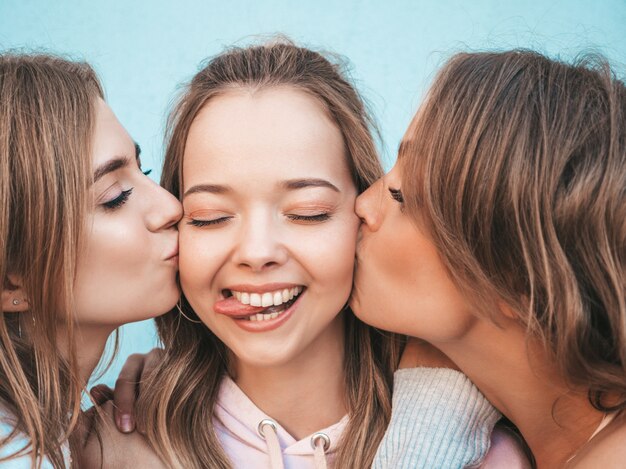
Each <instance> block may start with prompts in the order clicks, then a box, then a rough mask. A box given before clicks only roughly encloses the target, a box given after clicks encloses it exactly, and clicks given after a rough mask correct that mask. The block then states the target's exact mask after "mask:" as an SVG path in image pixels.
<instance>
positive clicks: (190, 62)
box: [0, 0, 626, 384]
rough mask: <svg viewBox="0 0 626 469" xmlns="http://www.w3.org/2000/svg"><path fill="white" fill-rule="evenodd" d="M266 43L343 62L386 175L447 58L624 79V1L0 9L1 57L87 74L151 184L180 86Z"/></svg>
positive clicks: (144, 334)
mask: <svg viewBox="0 0 626 469" xmlns="http://www.w3.org/2000/svg"><path fill="white" fill-rule="evenodd" d="M181 5H182V6H181ZM275 32H281V33H285V34H287V35H289V36H291V37H292V38H294V39H296V40H297V41H300V42H301V43H303V44H305V45H309V46H312V47H315V48H322V49H325V50H330V51H334V52H337V53H340V54H342V55H344V56H346V57H348V58H349V59H350V62H351V64H352V65H353V76H354V78H355V80H356V82H357V84H358V86H359V88H360V90H361V91H362V93H363V94H364V95H365V97H366V98H367V99H368V100H369V101H370V103H371V104H372V107H373V109H374V111H375V113H376V115H377V117H378V121H379V123H380V127H381V129H382V132H383V137H384V141H385V148H384V149H383V153H384V155H385V162H386V165H387V166H388V167H389V166H390V165H391V163H392V161H393V159H394V152H395V148H396V147H397V144H398V142H399V140H400V138H401V136H402V133H403V131H404V129H405V128H406V126H407V124H408V122H409V119H410V117H411V116H412V114H413V112H414V110H415V108H416V106H417V104H418V103H419V101H420V98H421V96H422V95H423V93H424V91H425V89H426V88H427V86H428V84H429V82H430V80H431V79H432V76H433V72H434V71H435V70H436V69H437V67H438V65H440V64H441V63H442V62H443V61H444V60H445V58H446V57H448V56H449V55H450V54H451V53H453V52H455V51H459V50H468V49H472V50H477V49H484V48H491V49H493V48H513V47H532V48H535V49H538V50H540V51H543V52H548V53H550V54H553V55H554V54H559V55H561V56H562V57H571V56H573V55H575V54H576V53H578V52H579V51H581V50H589V49H594V50H599V51H601V52H603V53H604V54H606V55H607V56H608V57H609V58H610V59H611V60H612V61H613V62H614V63H615V64H617V65H618V66H619V68H620V70H621V71H622V73H623V71H624V68H625V66H624V64H626V0H595V1H589V0H570V1H565V0H561V1H547V0H517V1H514V2H511V1H509V2H506V1H503V0H473V1H461V0H437V1H435V0H433V1H428V2H427V1H424V0H421V1H420V0H396V1H393V0H388V1H385V2H383V1H364V0H341V1H339V0H337V1H329V0H316V1H299V2H296V1H287V0H256V1H247V2H246V1H241V0H230V1H221V2H218V1H216V0H204V1H203V0H195V1H191V0H186V1H185V0H180V1H178V2H176V4H175V2H173V1H154V0H134V1H133V0H109V1H106V2H104V1H95V0H94V1H82V2H81V1H70V0H56V1H50V0H0V50H1V49H8V48H17V47H25V48H44V49H46V50H50V51H54V52H63V53H67V54H70V55H71V56H72V57H75V58H82V59H85V60H87V61H89V62H90V63H91V64H93V65H94V66H95V68H96V69H97V70H98V72H99V73H100V75H101V77H102V80H103V82H104V85H105V88H106V93H107V97H108V101H109V103H110V105H111V107H112V108H113V110H114V111H115V112H116V114H117V115H118V117H119V118H120V120H121V121H122V123H123V124H124V125H125V126H126V127H127V129H128V130H129V131H130V133H131V135H133V137H134V138H135V139H136V140H137V141H138V142H140V143H141V146H142V148H143V152H144V155H143V156H142V160H143V162H144V165H145V166H146V167H147V168H149V167H153V168H154V169H155V171H154V172H153V173H152V174H153V177H154V178H155V179H156V180H158V178H159V175H160V164H161V157H162V145H161V141H162V137H161V133H162V129H163V123H164V119H165V115H166V109H167V106H168V103H169V101H170V100H171V98H172V96H173V94H174V91H175V90H176V86H177V84H179V83H181V82H183V81H185V80H188V79H189V78H190V77H191V76H192V75H193V73H194V72H195V71H196V69H197V66H198V64H199V62H200V61H201V60H202V59H204V58H205V57H207V56H210V55H213V54H216V53H218V52H219V51H220V50H221V48H222V47H223V46H225V45H229V44H232V43H235V42H239V43H241V42H245V41H246V40H249V39H250V37H251V36H254V35H259V34H261V35H267V34H271V33H275ZM153 341H154V330H153V328H152V327H151V325H150V324H149V323H140V324H135V325H131V326H127V327H126V328H125V330H124V331H123V342H122V349H121V354H120V357H125V356H126V355H127V354H128V353H130V352H132V351H142V350H148V349H150V348H151V346H152V344H153V343H154V342H153ZM122 361H123V360H119V359H118V361H117V362H116V364H115V365H114V366H113V368H112V369H111V371H109V373H107V374H106V375H105V377H104V381H106V382H108V383H109V384H111V383H112V382H113V381H114V378H115V376H116V374H117V370H118V369H119V366H120V365H121V362H122Z"/></svg>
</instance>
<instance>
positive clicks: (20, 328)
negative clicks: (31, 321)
mask: <svg viewBox="0 0 626 469" xmlns="http://www.w3.org/2000/svg"><path fill="white" fill-rule="evenodd" d="M20 316H21V315H20ZM17 335H18V336H20V339H21V338H22V320H21V319H20V318H19V317H18V318H17Z"/></svg>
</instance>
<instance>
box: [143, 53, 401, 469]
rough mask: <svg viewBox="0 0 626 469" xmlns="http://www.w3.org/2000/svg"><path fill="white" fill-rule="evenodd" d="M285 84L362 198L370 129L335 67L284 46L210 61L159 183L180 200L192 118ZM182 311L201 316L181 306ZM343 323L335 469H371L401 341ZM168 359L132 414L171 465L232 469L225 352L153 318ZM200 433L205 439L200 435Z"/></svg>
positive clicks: (207, 336) (204, 331)
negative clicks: (341, 147) (338, 137)
mask: <svg viewBox="0 0 626 469" xmlns="http://www.w3.org/2000/svg"><path fill="white" fill-rule="evenodd" d="M277 86H289V87H293V88H294V89H297V90H301V91H303V92H305V93H307V94H309V95H311V96H313V97H314V98H315V99H317V100H318V101H319V102H320V103H321V104H322V105H323V106H324V108H325V109H326V112H327V113H328V115H329V116H330V117H331V118H332V120H333V122H335V124H336V125H337V127H338V128H339V129H340V130H341V133H342V135H343V138H344V142H345V149H346V151H345V154H346V158H347V161H348V164H349V167H350V170H351V172H352V175H353V179H354V184H355V186H356V187H357V188H358V191H359V192H362V191H363V190H365V189H366V188H367V187H368V186H369V185H370V184H371V183H372V182H373V181H375V180H376V179H377V178H379V177H380V176H381V175H382V168H381V165H380V162H379V160H378V156H377V152H376V146H375V143H374V139H373V137H372V128H373V127H374V126H373V122H372V120H371V118H370V115H369V114H368V112H367V109H366V107H365V106H364V104H363V101H362V99H361V98H360V97H359V95H358V93H357V92H356V90H355V89H354V88H353V87H352V85H351V84H350V83H349V82H348V81H347V79H346V78H345V77H344V74H343V71H342V69H341V67H340V66H339V65H335V64H333V63H331V61H329V60H328V59H327V58H325V57H324V56H323V55H322V54H320V53H317V52H314V51H312V50H309V49H305V48H302V47H297V46H295V45H293V44H291V43H289V42H286V41H279V42H276V43H271V44H265V45H260V46H252V47H246V48H233V49H230V50H227V51H226V52H224V53H222V54H220V55H218V56H217V57H215V58H213V59H211V60H210V61H209V62H208V64H207V65H206V66H205V67H204V68H203V69H202V70H201V71H200V72H198V73H197V74H196V76H195V77H194V78H193V79H192V81H191V83H190V84H189V85H188V86H187V87H186V88H185V89H184V91H183V93H182V95H181V97H180V99H179V101H178V103H177V104H176V106H175V108H174V110H173V112H172V114H171V117H170V120H169V127H168V129H169V130H168V134H167V153H166V157H165V165H164V169H163V176H162V180H161V183H162V185H163V186H164V187H165V188H166V189H168V190H169V191H170V192H172V193H173V194H175V195H177V196H179V197H180V196H181V189H182V163H183V153H184V150H185V144H186V141H187V135H188V133H189V128H190V126H191V124H192V122H193V120H194V118H195V117H196V116H197V114H198V112H199V111H200V110H201V109H202V108H203V107H204V106H205V105H206V104H207V103H208V102H209V101H210V100H211V99H213V98H215V97H216V96H219V95H220V94H221V93H224V92H227V91H228V90H232V89H237V88H244V89H252V90H261V89H267V88H271V87H277ZM182 308H183V311H184V313H185V314H186V315H187V316H189V317H191V318H197V316H196V315H195V313H194V312H193V310H192V309H191V308H190V306H189V305H188V304H187V302H186V301H185V300H184V298H183V301H182ZM344 318H345V319H344V320H345V359H344V369H345V388H346V401H347V406H348V415H349V423H348V425H347V428H346V430H345V433H344V436H343V438H342V442H341V444H340V449H339V452H338V455H337V457H336V459H335V465H336V467H341V468H348V467H355V468H363V467H369V466H370V465H371V463H372V460H373V458H374V454H375V452H376V449H377V447H378V444H379V442H380V440H381V439H382V436H383V433H384V431H385V428H386V426H387V424H388V422H389V418H390V415H391V386H392V378H393V371H394V369H395V367H396V366H397V362H398V358H399V356H398V348H399V344H400V342H399V341H398V340H397V339H396V338H395V336H392V335H390V334H386V333H382V332H379V331H377V330H375V329H373V328H372V327H370V326H367V325H365V324H364V323H362V322H361V321H360V320H358V319H357V318H356V317H355V316H354V314H353V313H352V312H351V311H350V310H347V311H345V312H344ZM157 326H158V330H159V335H160V337H161V340H162V341H163V344H164V346H165V359H164V360H163V362H162V363H161V366H160V367H159V369H158V370H157V371H156V373H154V375H153V376H152V377H151V380H150V383H149V384H148V385H146V386H145V387H144V388H143V389H146V391H147V392H143V391H142V395H141V399H140V403H139V410H138V415H139V416H140V417H141V418H143V419H144V422H143V428H145V429H146V431H147V436H148V439H149V440H150V442H151V443H152V446H153V447H154V448H155V449H156V450H157V452H158V453H159V455H160V456H161V458H162V459H163V460H164V461H166V462H167V463H168V464H169V465H171V466H174V467H184V468H186V469H188V468H198V469H200V468H207V467H210V468H212V469H213V468H229V467H230V466H231V464H230V462H229V460H228V457H227V455H226V454H225V453H224V451H223V449H222V448H221V446H220V443H219V440H218V438H217V435H216V433H215V430H214V428H213V423H212V422H213V409H214V406H215V402H216V398H217V394H218V390H219V386H220V381H221V377H222V376H224V375H225V374H226V373H227V372H228V350H227V349H226V347H225V345H224V344H223V343H222V342H221V341H220V340H219V339H218V338H217V337H216V336H215V335H214V334H213V333H212V332H211V331H210V330H209V329H208V328H207V327H206V326H204V325H203V324H194V323H191V322H189V321H187V320H185V319H181V315H180V314H179V313H178V312H176V311H175V310H174V311H172V312H171V313H169V314H167V315H165V316H162V317H160V318H158V319H157ZM199 428H202V429H203V430H202V431H198V429H199Z"/></svg>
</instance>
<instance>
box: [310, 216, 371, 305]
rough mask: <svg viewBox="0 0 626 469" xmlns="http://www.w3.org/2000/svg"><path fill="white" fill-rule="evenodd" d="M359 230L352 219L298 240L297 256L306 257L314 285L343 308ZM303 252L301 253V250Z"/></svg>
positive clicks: (348, 218) (357, 221)
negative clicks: (298, 251)
mask: <svg viewBox="0 0 626 469" xmlns="http://www.w3.org/2000/svg"><path fill="white" fill-rule="evenodd" d="M358 227H359V219H358V217H356V216H355V215H352V214H351V215H347V216H345V218H343V219H342V220H337V222H336V223H334V224H333V225H332V226H329V227H328V229H324V230H319V231H318V232H313V230H312V232H311V233H308V234H307V236H306V238H305V237H304V236H301V237H300V240H299V242H298V244H299V245H300V246H301V248H300V249H299V250H300V252H305V253H306V255H307V261H306V265H307V267H308V270H309V271H310V272H311V274H312V276H313V277H314V279H315V284H317V285H318V286H319V288H320V289H324V290H325V291H326V292H327V294H328V295H329V296H330V297H334V298H335V299H336V301H338V302H341V303H342V304H341V305H340V306H339V307H340V308H341V307H342V306H343V304H345V302H346V301H347V299H348V296H349V294H350V290H351V288H352V274H353V271H354V253H355V248H356V239H357V233H358ZM305 243H306V245H307V246H306V249H302V248H303V247H305Z"/></svg>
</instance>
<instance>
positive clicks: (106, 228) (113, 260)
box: [74, 217, 173, 323]
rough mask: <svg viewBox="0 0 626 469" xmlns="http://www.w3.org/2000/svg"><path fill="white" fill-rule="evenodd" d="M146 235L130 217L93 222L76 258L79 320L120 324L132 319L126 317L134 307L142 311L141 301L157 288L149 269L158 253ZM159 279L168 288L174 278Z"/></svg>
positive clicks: (75, 286) (143, 301)
mask: <svg viewBox="0 0 626 469" xmlns="http://www.w3.org/2000/svg"><path fill="white" fill-rule="evenodd" d="M146 234H147V232H146V230H145V227H143V226H139V225H138V224H137V222H136V221H135V222H134V223H133V220H128V222H124V220H122V219H121V217H118V218H117V219H112V218H107V219H105V220H98V219H96V220H95V221H94V223H93V225H92V229H91V232H90V233H88V235H87V236H88V241H87V244H86V247H85V250H84V251H83V252H82V253H81V255H80V257H79V261H78V270H77V275H76V282H75V284H74V294H75V297H76V304H77V310H78V311H79V314H81V319H83V320H86V321H101V320H103V318H110V319H111V320H112V321H113V322H115V321H117V322H120V323H123V322H127V320H135V319H134V318H127V317H126V315H129V314H133V310H137V308H139V310H140V311H137V314H141V310H143V309H145V306H142V304H143V303H145V302H146V300H145V299H146V298H147V297H149V295H153V294H154V291H153V290H152V289H153V288H157V285H156V284H153V283H156V282H150V279H151V277H153V276H155V273H153V272H150V271H151V268H153V269H154V267H155V266H154V261H155V257H156V255H157V253H156V252H154V251H155V250H154V249H152V248H153V246H151V243H150V240H149V239H148V236H146ZM172 277H173V276H172ZM155 280H156V278H155ZM161 281H162V283H163V285H162V286H161V288H169V287H170V285H169V283H172V282H173V278H170V279H166V278H163V279H161ZM166 281H167V282H168V283H167V284H166ZM140 303H141V304H140ZM155 313H156V312H155Z"/></svg>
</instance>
